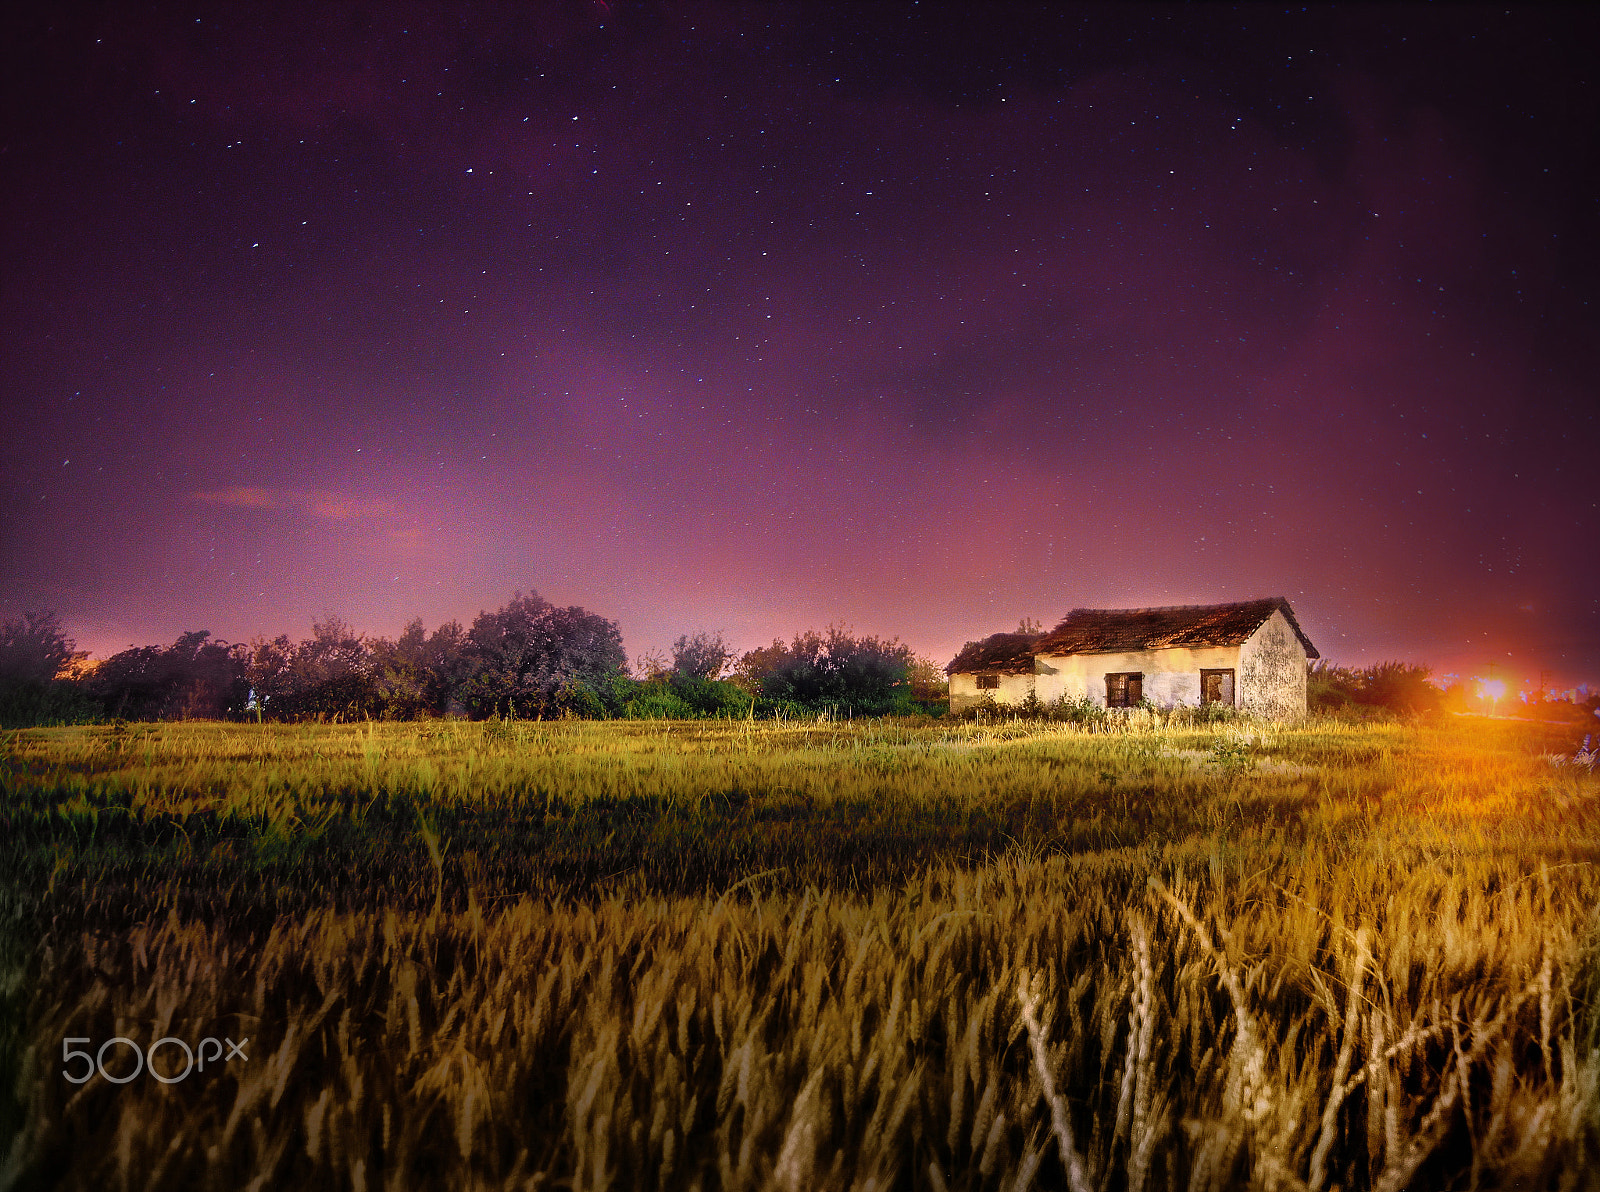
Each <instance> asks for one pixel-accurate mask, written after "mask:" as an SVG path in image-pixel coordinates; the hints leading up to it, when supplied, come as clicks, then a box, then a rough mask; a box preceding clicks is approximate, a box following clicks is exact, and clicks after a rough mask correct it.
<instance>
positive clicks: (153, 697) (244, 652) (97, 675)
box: [88, 629, 251, 720]
mask: <svg viewBox="0 0 1600 1192" xmlns="http://www.w3.org/2000/svg"><path fill="white" fill-rule="evenodd" d="M250 662H251V658H250V651H249V649H248V648H247V647H237V646H230V645H228V643H227V642H222V641H213V640H211V633H210V631H209V630H205V629H196V630H193V631H191V632H189V633H183V634H179V635H178V640H177V641H175V642H173V643H172V645H170V646H165V647H163V646H136V647H133V648H131V649H127V650H123V651H122V652H121V653H118V654H113V655H112V656H111V657H110V658H108V659H106V660H105V662H103V663H102V664H101V665H100V666H99V667H98V668H97V669H96V670H95V672H94V674H93V675H92V676H91V677H90V679H89V681H88V687H89V689H90V690H91V691H92V692H93V693H94V695H95V696H96V698H97V699H98V700H99V701H100V704H101V705H102V706H103V707H104V709H105V712H106V714H107V715H109V716H120V717H125V718H127V719H129V720H163V719H177V718H221V717H225V716H229V715H234V714H236V713H239V712H242V711H243V710H244V705H245V702H246V699H247V697H248V693H249V689H250V680H249V677H248V676H249V672H250Z"/></svg>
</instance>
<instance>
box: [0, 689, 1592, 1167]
mask: <svg viewBox="0 0 1600 1192" xmlns="http://www.w3.org/2000/svg"><path fill="white" fill-rule="evenodd" d="M1573 736H1574V734H1573V733H1572V731H1571V730H1569V729H1558V728H1555V727H1548V726H1546V727H1541V726H1537V725H1517V724H1510V723H1504V722H1492V721H1464V720H1452V721H1448V722H1444V723H1437V724H1430V725H1411V726H1406V725H1398V724H1375V725H1354V724H1345V723H1338V722H1331V721H1330V722H1313V723H1311V724H1308V725H1306V726H1302V727H1297V728H1292V729H1291V728H1274V727H1263V726H1251V725H1248V724H1224V725H1219V726H1215V727H1211V728H1203V727H1181V726H1173V725H1167V724H1163V723H1161V722H1160V721H1159V720H1155V719H1141V718H1139V717H1138V716H1135V717H1134V718H1133V719H1131V720H1129V721H1127V722H1123V723H1118V724H1114V725H1112V726H1111V728H1110V729H1109V730H1108V731H1095V732H1086V731H1082V730H1080V729H1074V728H1070V727H1063V726H1042V725H1027V724H996V725H972V724H959V723H950V722H941V721H920V722H904V723H900V722H887V721H886V722H869V723H856V724H848V723H844V724H841V723H831V724H830V723H820V724H819V723H811V724H781V725H780V724H772V723H741V722H637V721H636V722H580V721H572V722H558V723H535V724H528V723H501V722H490V723H487V724H469V723H461V722H431V723H422V724H414V725H403V724H371V725H359V726H356V725H342V726H294V727H290V726H282V725H276V726H275V725H271V724H267V725H259V726H258V725H242V724H222V723H185V724H151V725H122V726H110V727H93V728H65V729H48V730H30V731H25V732H19V733H11V734H6V735H5V736H4V737H3V738H0V875H3V877H0V898H3V900H4V901H3V903H0V921H3V922H4V924H5V927H4V931H5V935H4V937H3V938H0V946H3V949H4V953H3V959H4V965H5V971H4V977H3V980H4V985H3V988H0V996H3V998H4V1006H3V1007H0V1032H3V1037H0V1063H3V1065H4V1068H5V1073H4V1074H5V1077H6V1087H5V1088H4V1089H0V1145H3V1146H4V1150H3V1151H0V1164H3V1166H0V1188H5V1187H19V1188H23V1187H25V1188H36V1187H38V1188H45V1187H49V1188H54V1187H59V1188H70V1189H80V1188H81V1189H95V1190H96V1192H101V1190H110V1189H147V1188H148V1189H162V1188H184V1189H189V1188H197V1189H198V1188H214V1189H219V1190H221V1189H228V1190H232V1189H241V1188H280V1187H281V1188H297V1189H324V1188H327V1189H342V1188H353V1189H400V1188H550V1187H562V1188H574V1189H591V1188H594V1189H598V1188H608V1187H609V1188H617V1189H634V1188H649V1189H654V1188H682V1189H690V1188H700V1189H704V1190H706V1192H710V1190H711V1189H735V1188H752V1189H754V1188H781V1189H809V1188H829V1189H831V1188H840V1189H863V1190H865V1189H869V1188H871V1189H888V1188H902V1189H912V1188H915V1189H935V1190H937V1189H946V1188H948V1189H979V1188H985V1189H987V1188H994V1189H1023V1188H1027V1187H1039V1188H1068V1189H1071V1190H1072V1192H1087V1190H1090V1189H1093V1190H1095V1192H1120V1190H1123V1189H1126V1190H1128V1192H1139V1190H1143V1189H1152V1190H1153V1189H1169V1188H1188V1189H1195V1190H1197V1192H1198V1190H1201V1189H1212V1188H1216V1189H1221V1188H1233V1187H1246V1186H1248V1187H1261V1188H1277V1189H1302V1188H1309V1189H1324V1188H1333V1187H1336V1186H1337V1187H1340V1188H1343V1189H1346V1190H1349V1189H1367V1188H1379V1189H1385V1190H1398V1189H1400V1188H1411V1189H1421V1188H1439V1189H1444V1188H1473V1187H1477V1188H1502V1187H1518V1188H1543V1187H1552V1188H1593V1187H1600V1174H1597V1173H1600V1025H1597V1022H1600V1020H1597V1015H1596V1003H1597V996H1600V970H1597V949H1600V917H1597V912H1596V910H1595V908H1596V906H1597V905H1600V776H1597V775H1593V774H1590V773H1588V772H1586V771H1580V770H1577V769H1575V768H1573V767H1569V766H1558V765H1553V764H1552V763H1551V761H1550V756H1551V755H1555V754H1558V753H1563V752H1564V753H1570V752H1571V751H1572V748H1573V745H1574V744H1575V740H1574V739H1572V738H1573ZM115 1039H122V1040H127V1041H128V1042H111V1041H112V1040H115ZM158 1039H159V1040H166V1042H163V1043H162V1044H161V1045H160V1046H159V1047H152V1045H153V1044H155V1043H156V1041H157V1040H158ZM202 1040H215V1041H216V1042H215V1044H214V1045H213V1044H209V1043H204V1042H202ZM246 1040H247V1042H246ZM235 1046H237V1047H238V1049H239V1050H238V1052H237V1053H232V1048H234V1047H235ZM185 1048H187V1049H188V1051H189V1053H191V1054H192V1055H195V1056H198V1057H199V1059H200V1060H203V1061H204V1067H203V1068H201V1067H199V1066H186V1062H185ZM136 1049H137V1051H138V1057H137V1058H136V1055H135V1051H136ZM213 1052H215V1053H216V1054H213ZM74 1053H75V1054H74ZM97 1062H98V1067H97V1066H96V1065H97ZM84 1075H88V1077H89V1078H88V1079H87V1080H84V1081H83V1082H82V1083H77V1082H76V1080H77V1079H78V1078H80V1077H82V1076H84ZM117 1081H123V1083H117Z"/></svg>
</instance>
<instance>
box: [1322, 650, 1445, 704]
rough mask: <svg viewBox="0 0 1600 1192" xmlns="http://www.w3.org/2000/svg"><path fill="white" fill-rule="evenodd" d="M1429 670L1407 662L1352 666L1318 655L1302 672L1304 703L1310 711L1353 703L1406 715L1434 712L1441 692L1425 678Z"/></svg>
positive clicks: (1441, 701)
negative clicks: (1304, 686) (1304, 685)
mask: <svg viewBox="0 0 1600 1192" xmlns="http://www.w3.org/2000/svg"><path fill="white" fill-rule="evenodd" d="M1431 673H1432V672H1431V671H1429V669H1428V668H1427V667H1425V666H1416V665H1413V664H1412V663H1409V662H1379V663H1375V664H1374V665H1372V666H1368V667H1363V668H1361V669H1352V668H1349V667H1342V666H1334V665H1332V664H1331V663H1329V662H1328V661H1327V660H1326V659H1319V660H1318V661H1317V662H1314V663H1312V665H1311V668H1310V670H1309V671H1308V672H1307V675H1306V704H1307V706H1308V707H1309V708H1310V709H1311V711H1313V712H1341V711H1347V710H1351V709H1352V707H1353V706H1359V707H1361V708H1373V709H1383V710H1386V711H1389V712H1394V713H1398V714H1400V715H1408V716H1409V715H1418V714H1421V713H1426V712H1437V711H1438V710H1439V709H1440V708H1441V707H1443V705H1444V693H1443V692H1442V691H1440V690H1439V689H1438V688H1437V687H1435V686H1434V685H1433V684H1432V683H1431V682H1429V681H1428V680H1429V676H1430V675H1431Z"/></svg>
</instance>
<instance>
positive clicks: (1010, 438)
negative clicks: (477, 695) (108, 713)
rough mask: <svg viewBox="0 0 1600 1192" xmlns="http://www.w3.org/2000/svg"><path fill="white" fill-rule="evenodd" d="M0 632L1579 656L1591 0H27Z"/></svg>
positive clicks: (1562, 668)
mask: <svg viewBox="0 0 1600 1192" xmlns="http://www.w3.org/2000/svg"><path fill="white" fill-rule="evenodd" d="M3 19H4V21H5V22H6V25H5V28H4V34H3V38H0V44H4V45H5V46H6V47H8V48H7V49H6V50H5V54H6V59H7V60H6V64H5V65H6V70H5V71H4V75H5V79H4V82H3V83H0V86H3V87H4V89H5V93H6V94H5V102H4V104H3V108H0V110H3V111H4V112H5V116H4V117H3V119H4V129H3V136H4V143H3V146H0V148H3V152H0V171H3V178H4V185H3V194H4V201H5V216H6V218H5V220H4V223H3V230H0V237H3V245H4V269H3V277H4V279H5V281H4V286H3V290H0V317H3V319H4V327H5V329H6V341H7V343H6V348H5V351H4V353H3V354H0V381H3V385H0V416H3V418H4V422H5V424H6V426H7V427H8V431H7V433H6V434H4V435H3V436H0V439H3V441H0V612H3V613H5V614H6V615H13V614H15V613H16V612H18V611H20V610H22V609H23V608H40V607H43V608H52V609H56V610H58V611H59V612H60V613H61V614H62V617H63V620H64V622H65V623H66V625H67V627H68V629H69V631H71V632H72V634H73V636H75V637H76V638H77V639H78V641H79V644H80V646H82V647H86V648H89V649H91V650H93V651H94V652H96V653H98V654H105V653H109V652H111V651H114V650H117V649H121V648H123V647H125V646H126V645H128V644H129V643H132V642H136V643H139V644H145V643H150V642H165V641H170V640H172V639H173V638H175V637H176V636H177V634H178V633H180V632H182V631H185V630H189V629H197V628H208V629H210V630H212V631H213V632H214V633H215V634H217V635H218V636H220V637H223V638H225V639H228V640H234V641H237V640H244V639H247V638H249V637H252V636H254V635H256V634H276V633H280V632H289V633H293V634H297V635H298V634H303V633H304V632H305V631H306V629H307V628H308V627H309V625H310V622H311V620H312V619H313V618H316V617H321V616H323V615H325V614H327V613H330V612H331V613H337V614H339V615H341V616H343V617H345V618H346V619H347V620H349V621H350V622H351V623H352V624H354V625H356V626H357V627H359V628H361V629H363V630H365V631H367V632H369V633H383V634H389V635H393V634H394V633H395V632H397V631H398V629H399V628H400V626H401V624H402V623H403V622H405V621H406V620H408V619H410V618H411V617H413V616H421V617H423V618H424V620H425V621H427V623H428V624H429V625H430V626H431V625H433V624H436V623H438V622H440V621H443V620H447V619H450V618H456V619H460V620H463V621H466V620H470V619H471V617H472V616H473V615H474V614H475V613H476V612H477V611H478V610H480V609H483V608H493V607H496V606H498V605H500V604H502V603H504V601H505V600H506V599H507V598H508V597H509V595H510V594H511V592H512V591H513V590H515V589H519V588H520V589H523V590H526V589H528V588H530V587H531V588H537V589H538V590H539V591H540V592H541V593H543V594H544V595H545V596H547V597H549V598H550V599H552V600H554V601H556V602H557V603H561V604H567V603H577V604H582V605H584V606H585V607H587V608H590V609H592V610H594V611H597V612H601V613H603V614H604V615H606V616H608V617H612V618H615V619H617V620H618V621H620V623H621V626H622V631H623V635H624V641H625V644H626V645H627V648H628V650H629V652H630V654H638V653H642V652H643V651H645V650H647V649H655V650H660V649H661V648H663V647H664V646H665V644H666V643H668V642H670V641H671V640H672V639H673V638H674V637H676V636H677V635H678V634H680V633H685V632H692V631H694V630H696V629H702V628H704V629H710V630H722V631H723V632H724V633H725V634H726V635H727V636H728V638H729V640H730V641H732V642H733V643H734V644H735V645H736V646H738V647H739V648H741V649H748V648H750V647H752V646H755V645H758V644H761V643H763V642H765V641H769V640H770V639H771V638H772V637H774V636H780V635H781V636H785V637H787V636H788V635H790V634H791V633H793V632H794V631H796V630H799V629H804V628H807V627H821V626H823V625H825V624H827V623H830V622H836V621H837V622H846V623H850V624H852V625H853V626H854V627H855V628H856V629H858V630H860V631H862V632H867V633H874V634H881V635H885V636H899V637H900V638H902V639H903V640H905V641H907V642H909V643H910V644H911V645H912V646H913V647H914V648H915V649H916V650H917V651H918V652H919V653H924V654H928V655H931V656H933V657H935V658H936V659H938V660H939V661H941V662H943V661H946V660H948V658H949V657H950V656H951V655H953V654H954V652H955V650H956V649H957V648H958V647H959V646H960V645H961V643H962V642H963V641H965V640H967V639H970V638H975V637H979V636H983V635H985V634H987V633H990V632H993V631H996V630H1001V629H1009V628H1011V627H1012V626H1013V625H1015V624H1016V622H1017V620H1018V619H1019V618H1020V617H1022V616H1032V617H1036V618H1039V619H1041V620H1043V621H1044V622H1046V623H1053V622H1054V621H1055V620H1056V619H1057V618H1059V617H1060V616H1061V615H1063V614H1064V613H1065V612H1066V611H1067V610H1068V609H1070V608H1072V607H1074V606H1080V605H1086V606H1119V605H1141V604H1172V603H1199V602H1213V601H1227V600H1237V599H1246V598H1251V597H1256V596H1266V595H1279V594H1281V595H1285V596H1288V597H1289V599H1290V600H1291V601H1292V602H1293V604H1294V607H1295V610H1296V613H1297V615H1298V616H1299V619H1300V621H1301V623H1302V625H1304V627H1305V628H1306V631H1307V632H1308V634H1309V635H1310V636H1311V638H1312V640H1313V641H1315V642H1316V644H1317V645H1318V647H1319V648H1320V649H1321V650H1322V652H1323V654H1324V655H1326V656H1328V657H1330V658H1332V659H1334V660H1335V661H1337V662H1340V663H1344V664H1360V663H1365V662H1370V661H1377V660H1380V659H1384V658H1403V659H1407V660H1413V661H1419V662H1424V663H1428V664H1430V665H1432V666H1434V667H1435V669H1436V670H1438V671H1440V672H1445V673H1451V672H1456V673H1470V672H1473V671H1474V670H1475V669H1477V668H1481V667H1482V666H1484V665H1485V664H1486V663H1488V662H1490V661H1492V662H1494V663H1495V664H1496V665H1497V666H1498V667H1501V668H1503V669H1504V670H1505V671H1506V672H1507V673H1513V674H1525V675H1528V674H1535V673H1537V672H1538V671H1539V670H1541V669H1543V670H1547V671H1549V672H1551V673H1552V674H1554V675H1555V676H1556V678H1557V680H1558V681H1561V682H1565V683H1575V682H1579V681H1584V680H1588V681H1591V682H1594V681H1600V587H1597V584H1596V579H1597V570H1600V567H1597V562H1596V559H1597V554H1596V550H1595V544H1596V543H1597V542H1600V515H1597V502H1600V488H1597V486H1596V483H1595V475H1596V461H1597V460H1600V427H1597V424H1596V409H1597V406H1600V403H1597V402H1596V400H1595V393H1594V377H1595V376H1596V375H1600V369H1597V368H1596V365H1597V363H1600V361H1597V360H1596V359H1595V357H1596V355H1597V347H1600V328H1597V326H1596V300H1597V297H1600V293H1597V291H1600V286H1597V278H1600V273H1597V251H1596V250H1597V247H1600V232H1597V230H1600V220H1597V218H1596V217H1597V215H1600V212H1597V210H1596V201H1597V200H1596V196H1597V195H1600V177H1597V161H1600V159H1597V158H1596V155H1595V151H1594V147H1595V144H1596V131H1597V127H1600V125H1597V119H1600V94H1597V91H1596V86H1595V81H1594V75H1593V68H1592V63H1593V61H1594V60H1595V55H1594V51H1595V49H1596V41H1597V38H1596V34H1597V31H1600V20H1597V18H1595V17H1592V16H1590V15H1588V13H1587V11H1586V10H1583V9H1580V8H1577V7H1563V8H1554V7H1529V8H1524V7H1513V8H1511V9H1504V8H1497V9H1492V10H1491V9H1483V8H1465V7H1452V8H1446V9H1442V10H1441V9H1425V10H1424V9H1417V8H1413V7H1411V6H1398V7H1379V6H1370V5H1362V6H1350V7H1348V8H1313V9H1309V10H1305V9H1279V8H1264V7H1247V8H1223V7H1213V6H1206V7H1199V8H1195V7H1169V6H1159V5H1152V6H1134V5H1115V6H1087V7H1078V6H1073V7H1063V6H1055V5H1044V6H1031V5H1018V6H1011V7H985V8H984V9H983V10H982V11H981V12H963V11H960V10H959V9H944V8H936V7H932V6H924V5H920V4H914V3H906V4H881V5H871V6H846V7H837V8H833V7H824V6H813V5H804V6H778V5H774V6H759V7H758V6H742V5H741V6H710V5H705V6H677V5H671V6H667V5H652V4H629V3H622V2H620V0H619V2H616V3H609V4H603V3H598V2H596V3H590V4H569V5H549V6H537V7H529V8H524V7H518V6H491V5H468V6H449V7H448V8H444V7H442V6H441V7H433V6H427V5H412V6H403V7H387V6H386V7H369V6H364V5H333V6H328V5H312V4H304V5H298V6H296V5H288V6H273V9H272V11H271V13H270V15H269V14H267V13H266V12H265V11H254V10H250V9H241V8H240V7H238V6H229V5H209V4H201V5H177V4H170V3H158V4H155V5H153V6H141V7H138V8H134V7H131V6H91V5H84V4H66V5H60V6H53V7H52V8H51V9H50V10H48V11H39V12H32V13H25V14H22V15H20V16H19V15H12V16H7V17H5V18H3Z"/></svg>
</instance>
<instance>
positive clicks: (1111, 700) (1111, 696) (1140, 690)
mask: <svg viewBox="0 0 1600 1192" xmlns="http://www.w3.org/2000/svg"><path fill="white" fill-rule="evenodd" d="M1142 699H1144V672H1142V671H1134V672H1126V671H1125V672H1123V673H1121V674H1114V675H1107V676H1106V707H1108V708H1133V707H1137V706H1138V704H1139V701H1140V700H1142Z"/></svg>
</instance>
